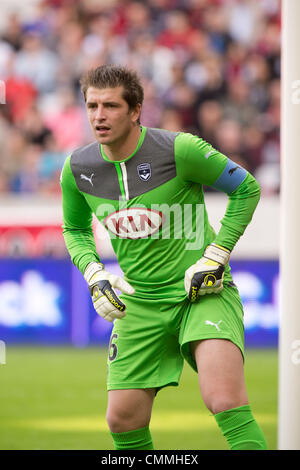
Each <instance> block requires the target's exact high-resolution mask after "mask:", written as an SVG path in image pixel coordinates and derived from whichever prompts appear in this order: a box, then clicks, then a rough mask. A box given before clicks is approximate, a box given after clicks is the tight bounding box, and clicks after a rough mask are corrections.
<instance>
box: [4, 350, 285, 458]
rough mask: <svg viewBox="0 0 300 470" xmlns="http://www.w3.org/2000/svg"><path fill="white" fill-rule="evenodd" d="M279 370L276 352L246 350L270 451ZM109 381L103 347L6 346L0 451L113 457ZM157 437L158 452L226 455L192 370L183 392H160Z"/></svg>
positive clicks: (252, 394)
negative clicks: (91, 452)
mask: <svg viewBox="0 0 300 470" xmlns="http://www.w3.org/2000/svg"><path fill="white" fill-rule="evenodd" d="M277 366H278V352H277V350H269V349H265V350H264V349H262V350H252V349H248V350H247V351H246V362H245V374H246V382H247V388H248V396H249V401H250V403H251V406H252V410H253V413H254V415H255V417H256V418H257V421H258V422H259V424H260V426H261V428H262V429H263V431H264V433H265V435H266V438H267V441H268V446H269V449H276V442H277V373H278V367H277ZM105 379H106V351H105V350H104V349H102V348H86V349H75V348H67V347H66V348H63V347H47V348H46V347H45V348H42V347H36V348H35V347H12V346H9V345H8V346H7V350H6V364H5V365H0V449H1V450H4V449H6V450H10V449H15V450H22V449H31V450H35V449H39V450H47V449H50V450H66V449H68V450H85V449H95V450H104V449H110V450H112V441H111V437H110V435H109V432H108V428H107V424H106V421H105V410H106V401H107V397H106V389H105ZM151 432H152V436H153V441H154V445H155V448H156V449H157V450H159V449H164V450H166V449H172V450H176V449H179V450H184V449H189V450H218V449H220V450H221V449H227V448H228V447H227V444H226V441H225V439H224V438H223V436H222V435H221V433H220V431H219V429H218V428H217V425H216V423H215V420H214V418H213V416H212V415H211V414H210V413H209V412H208V411H207V410H206V408H205V406H204V404H203V402H202V399H201V396H200V393H199V389H198V384H197V376H196V374H195V373H194V372H193V371H192V370H191V369H190V368H189V366H188V365H186V366H185V367H184V371H183V374H182V378H181V382H180V385H179V387H167V388H166V389H163V390H162V391H160V392H159V393H158V395H157V397H156V400H155V404H154V408H153V415H152V421H151Z"/></svg>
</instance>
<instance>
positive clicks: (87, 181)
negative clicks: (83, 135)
mask: <svg viewBox="0 0 300 470" xmlns="http://www.w3.org/2000/svg"><path fill="white" fill-rule="evenodd" d="M70 165H71V170H72V173H73V175H74V178H75V181H76V184H77V187H78V189H79V190H80V191H82V192H83V193H87V194H91V195H92V196H96V197H102V198H105V199H119V197H120V196H121V190H120V186H119V181H118V175H117V172H116V170H115V167H114V165H112V164H111V163H110V162H107V161H105V160H104V159H103V158H102V156H101V154H100V147H99V144H98V142H94V143H92V144H90V145H87V146H85V147H81V148H79V149H77V150H75V151H74V152H73V153H72V155H71V160H70Z"/></svg>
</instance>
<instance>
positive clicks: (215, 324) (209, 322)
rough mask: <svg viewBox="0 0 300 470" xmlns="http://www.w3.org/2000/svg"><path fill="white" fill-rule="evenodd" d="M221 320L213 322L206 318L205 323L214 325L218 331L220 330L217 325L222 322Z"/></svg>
mask: <svg viewBox="0 0 300 470" xmlns="http://www.w3.org/2000/svg"><path fill="white" fill-rule="evenodd" d="M222 321H223V320H220V321H218V323H213V322H212V321H210V320H206V321H205V325H211V326H215V327H216V328H217V330H218V331H221V328H220V327H219V325H220V323H222Z"/></svg>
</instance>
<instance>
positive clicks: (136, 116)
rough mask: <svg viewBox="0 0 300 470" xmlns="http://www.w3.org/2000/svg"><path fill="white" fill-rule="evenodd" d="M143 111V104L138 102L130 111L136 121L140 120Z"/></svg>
mask: <svg viewBox="0 0 300 470" xmlns="http://www.w3.org/2000/svg"><path fill="white" fill-rule="evenodd" d="M141 112H142V105H141V104H137V105H136V107H135V108H134V109H132V110H131V111H130V113H131V118H132V121H133V122H135V123H137V122H139V119H140V117H141Z"/></svg>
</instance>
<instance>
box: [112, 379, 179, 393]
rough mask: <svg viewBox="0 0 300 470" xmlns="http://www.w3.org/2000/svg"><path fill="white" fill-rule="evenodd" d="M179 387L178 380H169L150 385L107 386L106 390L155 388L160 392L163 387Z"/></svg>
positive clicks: (150, 383)
mask: <svg viewBox="0 0 300 470" xmlns="http://www.w3.org/2000/svg"><path fill="white" fill-rule="evenodd" d="M178 385H179V380H171V381H170V382H166V383H161V382H159V383H157V382H155V383H152V382H147V383H145V382H132V383H117V384H110V385H109V384H107V390H108V391H110V390H131V389H134V388H138V389H139V388H141V389H146V388H156V389H157V391H159V390H161V389H162V388H164V387H170V386H172V387H178Z"/></svg>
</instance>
